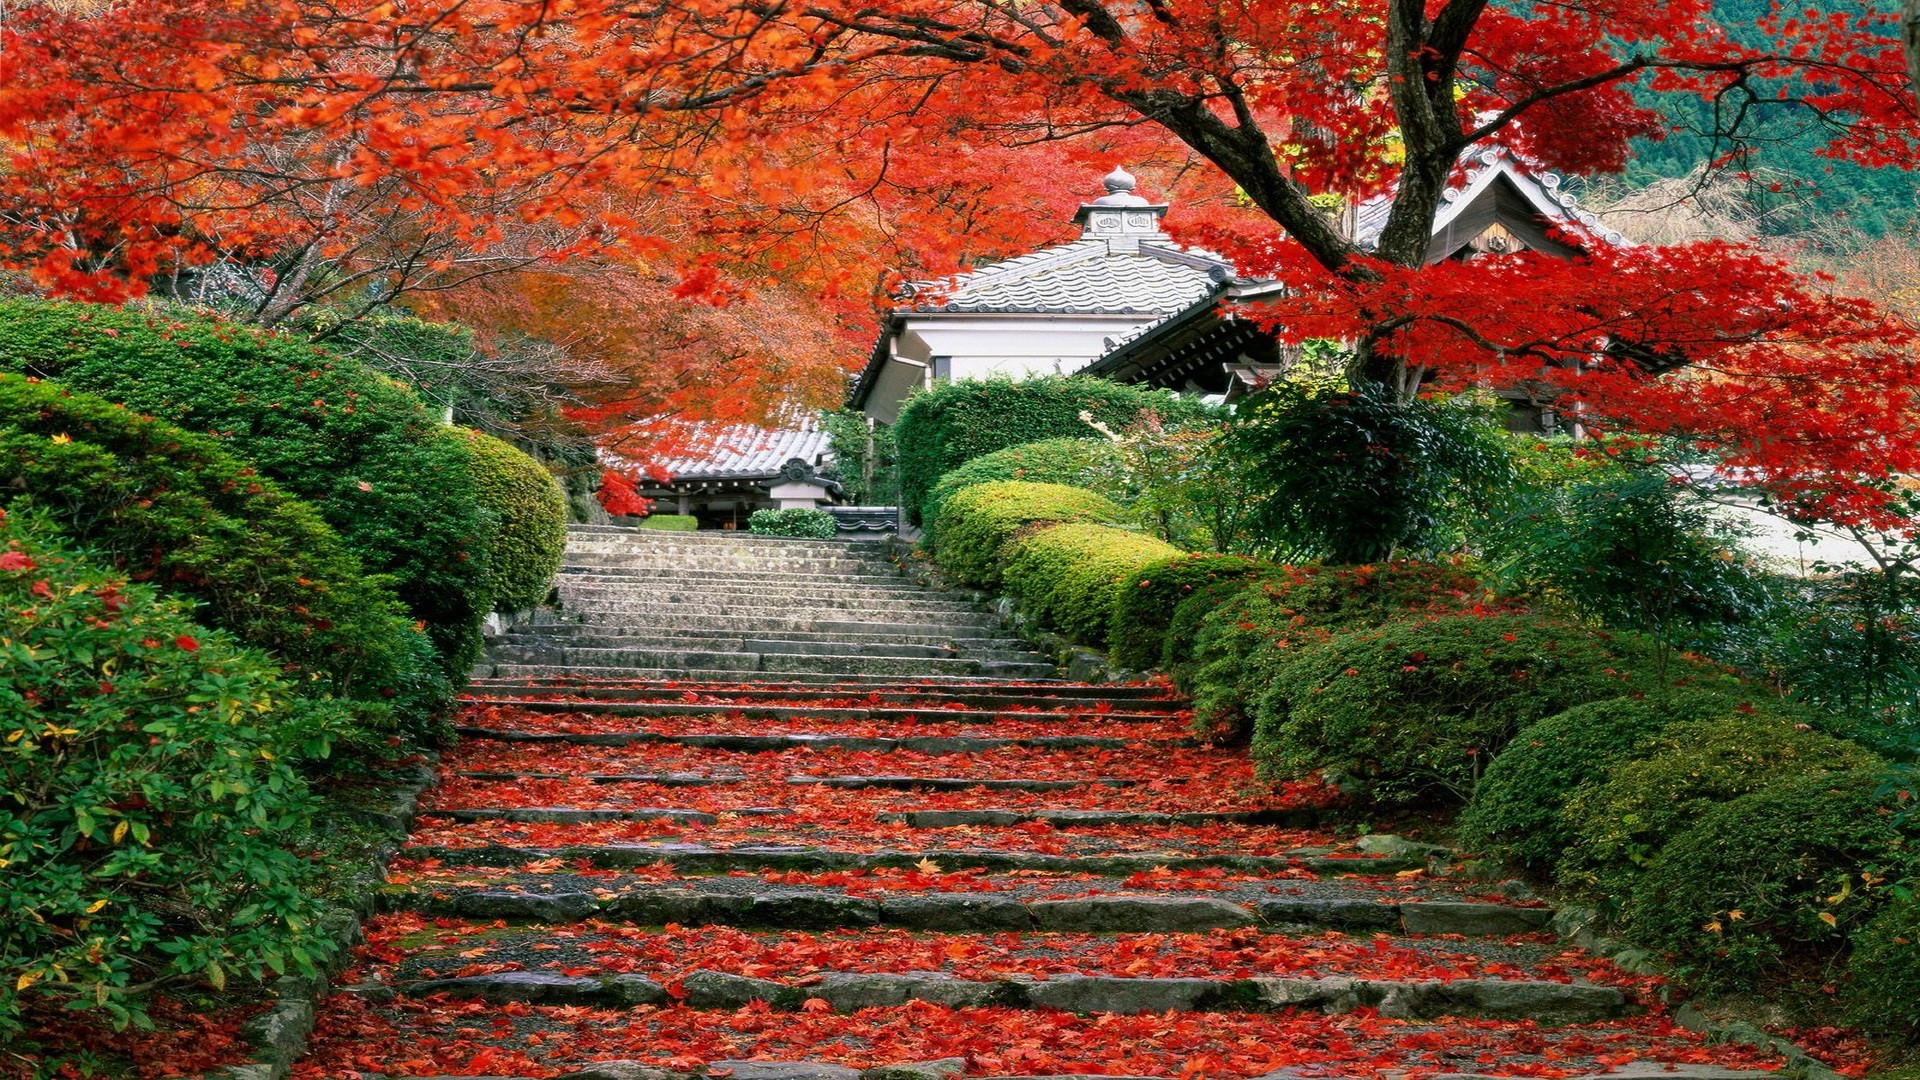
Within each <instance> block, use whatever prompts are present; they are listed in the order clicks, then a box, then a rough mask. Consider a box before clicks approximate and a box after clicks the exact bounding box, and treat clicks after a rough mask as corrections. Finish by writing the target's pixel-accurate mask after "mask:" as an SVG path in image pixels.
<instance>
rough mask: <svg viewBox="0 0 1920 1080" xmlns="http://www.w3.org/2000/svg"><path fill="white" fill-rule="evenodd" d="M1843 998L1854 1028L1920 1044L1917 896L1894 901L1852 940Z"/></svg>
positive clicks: (1919, 904)
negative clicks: (1857, 1026)
mask: <svg viewBox="0 0 1920 1080" xmlns="http://www.w3.org/2000/svg"><path fill="white" fill-rule="evenodd" d="M1907 887H1908V888H1911V887H1912V885H1911V883H1910V884H1909V885H1908V886H1907ZM1843 993H1844V994H1845V998H1846V1005H1847V1012H1848V1014H1849V1018H1850V1019H1851V1020H1852V1021H1853V1022H1854V1023H1855V1024H1858V1025H1859V1026H1860V1027H1862V1028H1865V1029H1866V1030H1867V1031H1869V1032H1872V1033H1875V1034H1886V1035H1892V1036H1895V1037H1898V1038H1901V1039H1905V1040H1907V1041H1909V1042H1920V895H1914V894H1912V893H1909V894H1908V895H1906V896H1904V897H1900V898H1898V899H1896V900H1894V901H1893V902H1892V903H1890V904H1888V905H1886V907H1885V908H1883V909H1882V910H1881V912H1880V914H1878V915H1876V916H1874V918H1873V920H1872V921H1871V922H1869V923H1867V924H1866V925H1865V926H1863V927H1861V928H1860V930H1859V932H1857V933H1855V934H1854V935H1853V951H1852V954H1851V955H1850V956H1849V957H1848V958H1847V981H1846V982H1845V983H1844V984H1843Z"/></svg>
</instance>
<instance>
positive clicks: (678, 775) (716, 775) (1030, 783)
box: [457, 769, 1140, 791]
mask: <svg viewBox="0 0 1920 1080" xmlns="http://www.w3.org/2000/svg"><path fill="white" fill-rule="evenodd" d="M457 775H459V776H461V777H463V778H465V779H468V780H488V781H507V782H512V781H518V780H584V781H587V782H588V783H594V784H659V785H664V786H667V787H703V786H707V785H713V784H734V783H744V782H748V781H750V780H752V779H754V778H753V777H750V776H748V775H746V774H745V773H737V772H736V773H728V772H711V773H684V772H673V773H561V772H496V771H489V770H485V769H469V770H462V771H461V772H459V773H458V774H457ZM783 782H784V783H787V784H791V785H794V786H796V787H833V788H874V789H880V790H886V791H967V790H973V789H979V790H983V791H1071V790H1073V789H1075V788H1082V787H1108V788H1125V787H1132V786H1134V785H1135V784H1138V783H1140V781H1138V780H1134V779H1131V778H1128V777H1120V776H1096V777H1090V778H1088V779H1085V780H1007V779H994V778H991V777H970V776H789V777H785V778H784V780H783Z"/></svg>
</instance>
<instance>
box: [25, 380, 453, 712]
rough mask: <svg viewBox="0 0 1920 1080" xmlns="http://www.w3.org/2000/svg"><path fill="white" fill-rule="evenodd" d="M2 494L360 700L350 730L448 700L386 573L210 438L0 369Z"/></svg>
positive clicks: (441, 707) (443, 705)
mask: <svg viewBox="0 0 1920 1080" xmlns="http://www.w3.org/2000/svg"><path fill="white" fill-rule="evenodd" d="M0 505H14V506H21V505H32V506H36V507H39V508H40V509H41V511H42V512H44V513H46V514H48V515H50V518H51V520H53V521H54V522H55V523H57V524H58V526H59V527H60V528H61V529H62V530H63V531H64V532H66V533H67V534H68V535H70V536H73V537H76V538H78V539H79V540H80V541H82V542H84V543H86V544H88V545H89V546H90V547H91V548H92V549H93V550H94V551H95V552H97V553H98V554H99V556H100V557H102V558H106V559H110V560H111V561H112V562H113V563H114V564H115V565H116V566H117V567H119V568H120V569H121V570H123V571H124V572H126V573H129V574H132V575H135V576H138V577H142V578H146V579H149V580H151V581H153V582H154V583H155V584H156V585H158V586H159V587H160V588H161V589H163V590H165V591H167V592H170V593H177V594H179V595H181V596H183V597H187V598H190V599H192V600H194V601H196V602H197V603H199V604H200V605H201V607H200V610H199V615H200V618H201V620H202V621H203V622H206V623H209V624H211V625H213V626H216V627H220V628H224V629H226V630H230V631H232V632H233V634H234V635H235V636H236V637H238V638H239V639H240V640H241V641H243V642H245V643H247V644H249V645H252V646H254V647H256V648H260V649H265V650H268V651H270V652H272V653H273V654H274V655H275V656H276V657H277V658H279V659H280V661H281V662H282V663H283V664H285V665H290V671H289V674H291V675H293V676H294V677H296V678H298V679H300V681H301V683H302V685H307V684H306V677H307V676H312V677H314V678H317V679H319V680H321V681H320V683H319V684H318V685H319V688H320V689H322V690H324V691H327V692H331V693H333V694H335V695H338V696H340V697H343V698H351V699H354V700H356V701H357V702H358V703H359V706H358V712H359V715H360V724H359V726H360V728H361V729H362V730H363V731H364V732H367V733H369V734H388V733H391V732H392V731H393V730H394V721H395V720H398V721H399V722H400V725H401V730H402V731H403V732H404V733H407V734H412V735H419V734H422V733H423V732H424V731H425V730H426V728H427V724H428V722H429V721H430V720H431V719H432V718H434V717H436V716H438V715H439V714H441V713H442V712H444V711H445V710H446V709H447V708H448V707H449V706H450V705H451V703H452V699H453V690H452V688H451V686H450V685H449V684H448V682H447V679H446V678H445V676H444V675H442V674H441V673H440V670H439V668H438V666H437V664H436V663H435V662H434V656H433V650H432V646H431V645H430V644H429V643H428V641H427V639H426V637H425V635H423V634H421V633H420V632H419V631H417V630H415V629H414V628H413V625H412V623H411V621H410V620H409V619H408V617H407V615H406V610H405V608H404V607H403V606H402V605H401V604H400V602H399V601H398V599H397V598H396V597H395V596H394V594H393V590H392V588H391V583H390V581H389V579H386V578H383V577H377V576H376V577H369V576H367V575H366V574H365V572H364V570H363V568H362V567H361V564H360V561H359V560H358V559H357V558H355V557H354V556H353V555H352V554H351V553H350V552H348V551H347V549H346V546H345V545H344V544H343V543H342V541H341V539H340V537H339V536H338V535H337V534H336V533H335V532H334V531H333V530H332V529H330V528H328V527H327V524H326V523H325V522H324V521H322V520H320V517H319V515H318V514H317V513H315V512H314V510H313V508H312V507H310V506H308V505H307V504H306V503H304V502H301V501H300V500H298V499H295V498H292V497H291V496H289V495H287V493H286V492H285V491H283V490H281V488H280V487H279V485H277V484H275V483H274V482H273V481H271V480H268V479H266V478H264V477H262V476H260V475H259V474H258V473H257V471H256V470H255V469H254V468H253V467H252V466H250V465H247V464H244V463H242V462H240V461H237V460H235V459H234V458H232V457H231V456H229V455H228V454H227V453H226V452H225V451H224V450H222V449H221V448H220V447H219V446H218V445H217V444H216V443H215V442H214V441H213V440H211V439H208V438H205V437H203V436H197V435H192V434H189V433H187V432H184V431H181V430H180V429H179V428H176V427H174V426H173V425H172V424H167V423H162V422H161V421H158V420H153V419H150V418H146V417H141V416H136V415H134V414H133V413H132V412H130V411H129V410H127V409H125V408H123V407H121V406H119V405H113V404H110V403H108V402H106V401H103V400H101V399H99V398H96V397H92V396H89V395H86V394H76V393H73V392H72V391H69V390H67V389H66V388H64V387H62V386H60V385H58V384H54V383H43V382H33V381H30V380H27V379H24V378H21V377H20V376H17V375H0Z"/></svg>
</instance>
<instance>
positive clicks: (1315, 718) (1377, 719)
mask: <svg viewBox="0 0 1920 1080" xmlns="http://www.w3.org/2000/svg"><path fill="white" fill-rule="evenodd" d="M1651 651H1652V650H1651V649H1650V648H1648V647H1647V646H1645V645H1644V644H1642V643H1641V642H1639V641H1638V640H1635V639H1630V638H1622V637H1616V636H1614V635H1611V634H1607V633H1604V632H1602V631H1599V630H1593V629H1590V628H1587V627H1584V626H1579V625H1576V624H1574V623H1569V622H1565V621H1563V620H1560V619H1555V618H1551V617H1548V616H1544V615H1526V614H1512V615H1484V614H1478V613H1470V614H1461V615H1437V616H1432V617H1428V618H1422V619H1409V620H1404V621H1401V622H1395V623H1388V624H1387V625H1385V626H1381V627H1378V628H1375V629H1368V630H1358V631H1348V632H1346V633H1341V634H1335V635H1333V636H1332V637H1329V638H1327V639H1326V640H1324V641H1318V642H1312V643H1308V644H1304V645H1301V646H1300V647H1298V648H1294V649H1291V650H1287V651H1286V652H1285V653H1284V654H1282V656H1281V657H1280V658H1279V659H1278V661H1277V662H1275V663H1274V664H1273V665H1272V667H1271V669H1270V670H1271V675H1270V677H1269V678H1268V680H1267V685H1266V689H1265V691H1264V692H1263V693H1262V694H1261V696H1260V698H1259V702H1258V706H1257V710H1258V711H1257V714H1256V718H1255V724H1254V732H1253V754H1254V760H1255V762H1256V763H1257V765H1258V766H1259V767H1260V769H1261V770H1262V771H1263V772H1264V773H1266V774H1267V775H1270V776H1289V777H1293V776H1304V775H1308V774H1312V773H1321V774H1323V775H1325V776H1326V777H1327V778H1329V779H1331V780H1333V781H1335V782H1337V783H1340V784H1342V785H1343V786H1348V785H1350V786H1354V787H1357V788H1359V789H1361V790H1362V791H1364V792H1365V793H1366V794H1367V795H1368V796H1369V797H1370V798H1372V799H1374V800H1377V801H1382V802H1425V801H1433V800H1436V799H1437V800H1442V801H1465V800H1466V798H1467V797H1468V796H1469V795H1470V794H1472V792H1473V787H1474V784H1475V783H1476V782H1477V781H1478V780H1479V777H1480V774H1481V772H1482V771H1484V770H1485V768H1486V766H1487V764H1488V763H1489V762H1491V761H1492V760H1493V758H1494V755H1496V754H1498V753H1499V752H1500V750H1501V749H1502V748H1503V747H1505V746H1506V744H1507V742H1508V740H1510V739H1512V738H1513V736H1514V735H1515V734H1516V733H1518V732H1519V731H1520V729H1521V728H1523V727H1525V726H1526V725H1528V724H1531V723H1533V722H1534V721H1536V720H1539V719H1541V718H1542V717H1547V716H1552V715H1553V714H1555V713H1558V712H1563V711H1565V710H1567V709H1570V708H1572V707H1573V706H1575V705H1579V704H1582V703H1584V702H1588V701H1599V700H1602V699H1605V698H1612V697H1620V696H1622V695H1626V694H1632V693H1636V692H1645V691H1646V690H1649V689H1652V688H1653V685H1654V683H1653V681H1652V680H1651V679H1650V678H1649V677H1648V675H1647V674H1646V673H1649V672H1651V671H1652V670H1653V667H1654V663H1653V660H1652V658H1651V657H1650V655H1649V654H1650V653H1651Z"/></svg>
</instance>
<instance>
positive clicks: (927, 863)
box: [913, 859, 940, 874]
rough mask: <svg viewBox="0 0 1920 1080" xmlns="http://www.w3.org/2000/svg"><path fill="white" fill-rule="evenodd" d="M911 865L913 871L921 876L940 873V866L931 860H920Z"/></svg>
mask: <svg viewBox="0 0 1920 1080" xmlns="http://www.w3.org/2000/svg"><path fill="white" fill-rule="evenodd" d="M913 865H914V868H915V869H917V870H919V871H920V872H921V873H923V874H937V873H939V872H940V864H939V863H937V862H934V861H933V860H932V859H921V860H920V861H919V862H917V863H914V864H913Z"/></svg>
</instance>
